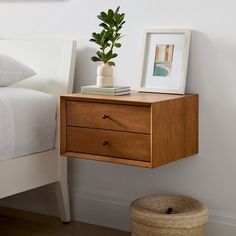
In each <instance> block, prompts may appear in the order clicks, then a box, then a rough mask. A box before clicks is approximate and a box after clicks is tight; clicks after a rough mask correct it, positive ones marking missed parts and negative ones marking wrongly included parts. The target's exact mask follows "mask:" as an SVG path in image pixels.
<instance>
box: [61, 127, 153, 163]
mask: <svg viewBox="0 0 236 236" xmlns="http://www.w3.org/2000/svg"><path fill="white" fill-rule="evenodd" d="M66 136H67V138H66V139H67V142H66V143H67V144H66V150H67V152H79V153H88V154H95V155H101V156H111V157H118V158H121V159H131V160H139V161H150V135H149V134H139V133H131V132H120V131H108V130H101V129H91V128H81V127H67V130H66Z"/></svg>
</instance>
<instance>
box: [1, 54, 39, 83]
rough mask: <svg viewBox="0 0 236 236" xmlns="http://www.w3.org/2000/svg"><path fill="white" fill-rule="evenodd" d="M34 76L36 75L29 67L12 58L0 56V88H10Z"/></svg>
mask: <svg viewBox="0 0 236 236" xmlns="http://www.w3.org/2000/svg"><path fill="white" fill-rule="evenodd" d="M33 75H36V73H35V72H34V71H33V70H32V69H31V68H29V67H28V66H26V65H24V64H23V63H21V62H19V61H17V60H15V59H13V58H11V57H8V56H5V55H0V87H4V86H9V85H11V84H14V83H16V82H19V81H21V80H24V79H27V78H29V77H31V76H33Z"/></svg>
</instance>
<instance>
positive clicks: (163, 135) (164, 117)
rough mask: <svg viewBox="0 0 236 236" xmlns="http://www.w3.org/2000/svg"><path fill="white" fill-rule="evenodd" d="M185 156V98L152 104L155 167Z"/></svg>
mask: <svg viewBox="0 0 236 236" xmlns="http://www.w3.org/2000/svg"><path fill="white" fill-rule="evenodd" d="M183 156H184V100H183V99H173V100H167V101H162V102H158V103H155V104H153V106H152V162H153V167H157V166H160V165H163V164H165V163H169V162H171V161H175V160H177V159H180V158H181V157H183Z"/></svg>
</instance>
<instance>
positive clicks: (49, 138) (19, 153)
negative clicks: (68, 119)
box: [0, 40, 76, 222]
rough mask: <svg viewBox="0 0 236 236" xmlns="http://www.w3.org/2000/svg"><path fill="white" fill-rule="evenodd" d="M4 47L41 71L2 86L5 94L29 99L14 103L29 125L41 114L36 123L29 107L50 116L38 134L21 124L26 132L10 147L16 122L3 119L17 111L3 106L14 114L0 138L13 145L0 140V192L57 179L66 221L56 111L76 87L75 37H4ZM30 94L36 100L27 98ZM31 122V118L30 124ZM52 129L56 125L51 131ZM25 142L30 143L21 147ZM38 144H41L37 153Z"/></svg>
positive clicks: (0, 108) (64, 164) (64, 180)
mask: <svg viewBox="0 0 236 236" xmlns="http://www.w3.org/2000/svg"><path fill="white" fill-rule="evenodd" d="M0 52H1V54H4V55H7V56H10V57H12V58H15V59H16V60H18V61H20V62H22V63H24V64H26V65H28V66H30V67H31V68H33V69H34V70H35V72H36V73H37V75H35V76H33V77H31V78H28V79H26V80H23V81H21V82H19V83H16V84H14V85H13V86H11V87H10V88H0V97H1V98H2V100H4V99H5V98H11V99H8V101H7V102H8V103H9V102H11V103H12V104H11V106H12V107H14V104H15V103H17V97H19V98H21V99H24V100H23V101H24V103H22V102H21V104H24V106H23V105H22V106H19V105H17V104H15V106H16V107H17V109H18V113H16V114H13V115H14V116H15V117H17V119H19V120H20V118H19V115H20V114H21V115H20V116H23V117H21V121H22V120H24V121H25V122H27V127H31V128H32V129H33V128H35V127H36V126H35V124H36V123H37V120H36V121H35V122H36V123H32V122H31V119H30V117H29V116H28V117H27V116H26V115H25V114H24V109H31V111H32V114H34V116H33V115H32V116H31V118H32V120H33V117H35V119H36V118H37V117H38V119H41V120H40V122H41V123H42V122H43V121H44V120H43V119H45V122H44V123H45V124H44V125H45V127H44V128H42V129H40V132H41V133H40V134H39V135H38V137H37V139H34V138H33V137H31V134H30V131H29V130H30V129H29V130H25V129H24V128H22V127H21V125H18V130H19V132H17V134H18V135H19V136H20V135H21V137H23V138H21V137H14V140H15V142H16V144H17V145H15V146H14V147H11V145H12V142H11V140H12V138H13V133H12V132H11V128H10V127H11V125H8V126H7V127H9V128H8V129H7V128H6V125H4V124H5V123H4V122H7V123H9V124H11V123H10V120H11V119H13V118H12V117H13V116H12V115H11V114H10V113H11V111H9V110H8V106H7V105H4V104H0V112H2V113H4V112H5V113H4V114H6V115H7V116H8V117H9V119H5V120H2V121H1V120H0V122H1V125H0V128H1V129H2V130H3V129H4V128H5V130H4V136H3V135H2V136H1V135H0V139H2V140H4V142H5V143H6V144H7V145H8V146H7V147H8V148H4V147H6V145H5V146H2V147H1V146H0V150H1V151H2V152H1V154H2V155H1V159H0V198H4V197H7V196H11V195H14V194H17V193H20V192H24V191H27V190H30V189H34V188H37V187H40V186H44V185H47V184H52V183H54V186H55V192H56V198H57V202H58V207H59V212H60V218H61V220H62V221H63V222H69V221H70V220H71V218H70V208H69V198H68V186H67V158H66V157H62V156H60V154H59V133H60V131H59V127H60V126H59V122H60V121H59V116H57V119H56V122H55V113H56V114H59V108H60V106H59V96H60V95H61V94H66V93H71V92H72V88H73V78H74V66H75V57H76V42H74V41H59V40H58V41H55V40H50V41H48V40H41V41H38V40H0ZM28 97H30V98H31V100H32V101H33V102H34V103H32V102H29V101H27V100H28V99H27V98H28ZM32 98H35V99H32ZM39 100H40V103H39ZM42 101H43V103H45V101H46V103H47V104H48V105H47V106H41V105H40V104H43V103H42ZM36 107H37V109H36ZM48 109H49V110H51V111H52V112H51V113H50V116H49V115H47V116H42V117H41V118H40V117H39V116H40V114H42V112H44V111H45V110H48ZM53 109H55V111H53ZM15 110H16V109H15ZM37 110H38V113H37ZM53 112H54V113H53ZM53 116H54V117H53ZM10 117H11V119H10ZM53 119H54V122H53ZM46 121H47V122H46ZM29 122H30V123H32V124H30V125H29ZM7 123H6V124H7ZM15 124H17V120H15ZM48 127H50V129H49V128H48ZM2 130H1V131H2ZM47 130H51V131H50V132H48V133H47ZM40 137H41V138H40ZM22 142H24V143H25V145H24V146H26V147H27V148H24V149H22V148H21V144H22ZM26 144H28V146H27V145H26ZM36 147H37V148H36ZM40 148H41V149H40ZM35 150H37V152H36V153H35ZM39 150H40V151H39Z"/></svg>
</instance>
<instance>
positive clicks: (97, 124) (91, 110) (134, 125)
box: [66, 101, 151, 133]
mask: <svg viewBox="0 0 236 236" xmlns="http://www.w3.org/2000/svg"><path fill="white" fill-rule="evenodd" d="M66 107H67V110H66V116H67V125H72V126H81V127H91V128H98V129H109V130H121V131H131V132H140V133H150V110H151V109H150V107H145V106H129V105H126V106H125V107H124V105H118V104H105V103H94V102H75V101H67V102H66ZM134 114H135V115H134ZM104 116H105V117H104Z"/></svg>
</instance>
